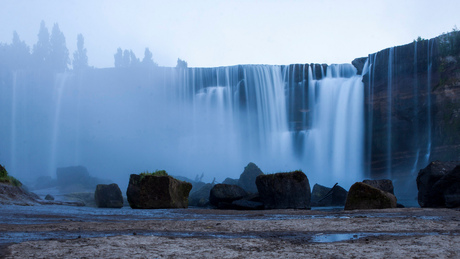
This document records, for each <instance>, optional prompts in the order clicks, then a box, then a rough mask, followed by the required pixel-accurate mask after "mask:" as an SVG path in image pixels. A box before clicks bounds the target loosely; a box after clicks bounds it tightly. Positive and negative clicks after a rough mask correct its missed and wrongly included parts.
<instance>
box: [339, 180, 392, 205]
mask: <svg viewBox="0 0 460 259" xmlns="http://www.w3.org/2000/svg"><path fill="white" fill-rule="evenodd" d="M396 206H397V204H396V197H395V196H394V195H393V194H391V193H389V192H385V191H382V190H380V189H377V188H375V187H372V186H370V185H369V184H365V183H362V182H357V183H355V184H353V185H352V186H351V187H350V190H349V191H348V196H347V201H346V202H345V210H366V209H386V208H396Z"/></svg>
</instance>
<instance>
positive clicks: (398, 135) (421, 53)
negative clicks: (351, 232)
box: [355, 33, 460, 179]
mask: <svg viewBox="0 0 460 259" xmlns="http://www.w3.org/2000/svg"><path fill="white" fill-rule="evenodd" d="M455 37H456V38H459V37H458V33H452V34H449V35H442V36H439V37H437V38H434V39H430V40H421V41H417V42H416V41H414V42H413V43H410V44H407V45H404V46H398V47H393V48H388V49H385V50H382V51H380V52H377V53H375V54H371V55H369V57H368V63H367V64H366V65H364V68H363V75H364V76H363V83H364V86H365V122H366V125H365V134H366V137H365V139H366V141H365V154H366V155H365V156H366V157H365V161H366V166H367V170H366V171H367V172H369V173H370V175H369V176H370V177H373V178H382V177H390V178H393V179H394V178H398V177H407V176H408V175H416V173H417V172H418V170H419V169H420V168H422V167H425V166H426V165H427V164H428V163H429V162H430V161H433V160H436V159H439V160H459V159H460V152H459V151H460V134H459V132H460V98H459V97H460V63H459V61H460V55H459V54H458V51H457V50H455V49H452V48H455V46H454V47H452V46H447V45H449V44H450V43H452V39H455ZM446 48H450V50H449V51H446ZM355 66H356V64H355ZM358 70H359V68H358Z"/></svg>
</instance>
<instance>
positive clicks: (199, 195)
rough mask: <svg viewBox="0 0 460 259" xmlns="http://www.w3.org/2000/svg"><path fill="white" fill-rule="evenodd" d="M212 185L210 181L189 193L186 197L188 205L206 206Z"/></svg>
mask: <svg viewBox="0 0 460 259" xmlns="http://www.w3.org/2000/svg"><path fill="white" fill-rule="evenodd" d="M212 187H213V185H212V184H210V183H207V184H205V185H204V186H202V187H201V188H200V189H199V190H197V191H196V192H193V193H190V196H189V197H188V206H195V207H207V206H209V194H210V192H211V189H212Z"/></svg>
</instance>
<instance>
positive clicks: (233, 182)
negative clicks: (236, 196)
mask: <svg viewBox="0 0 460 259" xmlns="http://www.w3.org/2000/svg"><path fill="white" fill-rule="evenodd" d="M222 183H223V184H230V185H238V179H233V178H228V177H227V178H225V180H224V181H223V182H222Z"/></svg>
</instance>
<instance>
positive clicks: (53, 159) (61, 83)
mask: <svg viewBox="0 0 460 259" xmlns="http://www.w3.org/2000/svg"><path fill="white" fill-rule="evenodd" d="M67 78H68V74H67V73H62V74H57V75H56V78H55V83H54V86H55V89H54V91H53V93H54V94H55V95H54V102H53V103H54V104H55V108H54V116H53V121H54V122H53V130H52V135H51V155H50V162H49V169H48V170H49V171H50V172H53V171H54V170H55V169H56V168H57V153H58V139H59V128H60V127H61V123H60V120H61V117H60V115H61V108H62V103H61V102H62V94H63V92H64V88H65V87H66V81H67Z"/></svg>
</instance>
